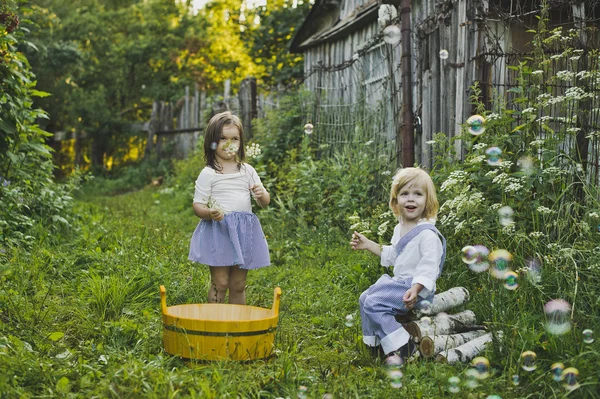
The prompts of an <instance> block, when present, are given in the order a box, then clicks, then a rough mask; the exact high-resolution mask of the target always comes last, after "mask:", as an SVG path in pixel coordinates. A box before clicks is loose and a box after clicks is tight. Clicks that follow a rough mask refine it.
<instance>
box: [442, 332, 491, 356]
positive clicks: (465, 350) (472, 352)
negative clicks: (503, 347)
mask: <svg viewBox="0 0 600 399" xmlns="http://www.w3.org/2000/svg"><path fill="white" fill-rule="evenodd" d="M497 334H498V336H499V337H501V336H502V331H498V333H497ZM491 341H492V333H487V334H484V335H482V336H480V337H477V338H475V339H473V340H471V341H468V342H465V343H464V344H462V345H460V346H457V347H456V348H453V349H448V350H445V351H442V352H440V353H439V354H438V355H437V356H436V357H435V360H436V361H438V362H445V363H449V364H454V363H459V362H461V363H466V362H468V361H470V360H471V359H473V358H474V357H475V356H477V355H478V354H479V353H481V351H483V350H484V349H485V346H486V345H487V344H488V342H491Z"/></svg>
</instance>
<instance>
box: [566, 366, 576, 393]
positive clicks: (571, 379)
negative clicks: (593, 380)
mask: <svg viewBox="0 0 600 399" xmlns="http://www.w3.org/2000/svg"><path fill="white" fill-rule="evenodd" d="M577 377H579V371H578V370H577V369H576V368H575V367H568V368H566V369H564V370H563V372H562V379H563V387H564V388H565V389H566V390H567V391H573V390H575V389H577V388H579V383H578V382H577Z"/></svg>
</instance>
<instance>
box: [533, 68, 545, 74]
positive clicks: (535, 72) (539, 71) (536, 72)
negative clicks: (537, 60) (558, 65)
mask: <svg viewBox="0 0 600 399" xmlns="http://www.w3.org/2000/svg"><path fill="white" fill-rule="evenodd" d="M543 73H544V71H542V70H541V69H538V70H537V71H533V72H531V74H532V75H541V74H543Z"/></svg>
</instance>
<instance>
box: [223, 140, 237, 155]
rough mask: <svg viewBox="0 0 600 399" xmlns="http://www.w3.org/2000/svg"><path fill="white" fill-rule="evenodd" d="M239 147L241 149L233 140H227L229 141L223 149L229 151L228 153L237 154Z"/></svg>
mask: <svg viewBox="0 0 600 399" xmlns="http://www.w3.org/2000/svg"><path fill="white" fill-rule="evenodd" d="M239 149H240V145H239V144H238V143H235V142H233V141H231V140H227V142H226V143H225V145H224V146H223V151H225V153H227V155H235V154H237V152H238V150H239Z"/></svg>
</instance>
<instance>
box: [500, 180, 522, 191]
mask: <svg viewBox="0 0 600 399" xmlns="http://www.w3.org/2000/svg"><path fill="white" fill-rule="evenodd" d="M522 188H523V185H522V184H521V183H518V182H511V183H510V184H508V185H507V186H506V187H504V191H505V192H506V193H516V192H517V191H519V190H521V189H522Z"/></svg>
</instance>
